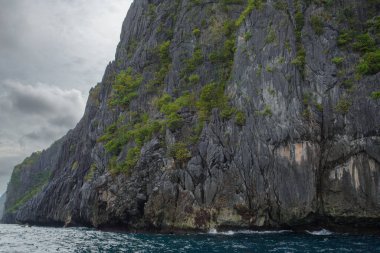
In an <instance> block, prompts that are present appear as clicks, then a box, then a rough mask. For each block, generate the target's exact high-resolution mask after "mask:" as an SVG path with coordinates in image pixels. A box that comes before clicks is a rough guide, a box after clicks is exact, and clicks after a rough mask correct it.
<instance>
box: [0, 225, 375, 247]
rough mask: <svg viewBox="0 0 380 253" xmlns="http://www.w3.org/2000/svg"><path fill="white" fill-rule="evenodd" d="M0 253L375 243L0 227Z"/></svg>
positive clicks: (282, 234) (324, 237) (325, 237)
mask: <svg viewBox="0 0 380 253" xmlns="http://www.w3.org/2000/svg"><path fill="white" fill-rule="evenodd" d="M0 252H7V253H11V252H27V253H31V252H196V253H200V252H334V253H338V252H370V253H372V252H380V237H378V236H368V235H366V236H358V235H348V234H334V233H329V232H328V231H319V232H317V233H314V232H313V233H312V234H310V233H295V232H291V231H278V232H269V231H268V232H255V231H240V232H239V231H236V232H227V233H217V232H216V231H212V232H210V233H206V234H188V235H160V234H123V233H110V232H100V231H96V230H93V229H86V228H67V229H66V228H41V227H22V226H17V225H1V224H0Z"/></svg>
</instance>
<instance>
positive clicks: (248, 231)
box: [208, 228, 293, 235]
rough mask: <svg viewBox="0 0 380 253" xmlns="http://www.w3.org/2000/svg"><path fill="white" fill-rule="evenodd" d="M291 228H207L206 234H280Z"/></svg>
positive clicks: (287, 231) (289, 231)
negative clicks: (222, 229) (219, 230)
mask: <svg viewBox="0 0 380 253" xmlns="http://www.w3.org/2000/svg"><path fill="white" fill-rule="evenodd" d="M291 232H293V231H292V230H263V231H258V230H237V231H232V230H229V231H221V232H218V231H217V230H216V229H215V228H212V229H210V230H209V232H208V234H211V235H235V234H249V235H251V234H282V233H291Z"/></svg>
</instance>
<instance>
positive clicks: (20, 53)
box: [0, 0, 132, 195]
mask: <svg viewBox="0 0 380 253" xmlns="http://www.w3.org/2000/svg"><path fill="white" fill-rule="evenodd" d="M131 2H132V0H107V1H106V0H33V1H31V0H0V195H1V193H2V192H4V191H5V188H6V185H7V182H8V181H9V177H10V174H11V170H12V168H13V166H14V165H16V164H17V163H19V162H21V161H22V160H23V159H24V158H25V157H26V156H28V155H30V154H31V153H32V152H34V151H36V150H42V149H46V148H47V147H49V145H50V144H51V143H53V142H54V141H55V140H57V139H59V138H60V137H62V136H63V135H64V134H65V133H67V131H68V130H69V129H71V128H73V127H74V126H75V124H76V123H77V122H78V121H79V119H80V117H81V116H82V114H83V111H84V106H85V100H86V99H87V96H88V91H89V89H90V88H91V87H92V86H94V85H95V84H96V83H97V82H99V81H100V80H101V78H102V75H103V72H104V69H105V67H106V65H107V64H108V62H109V61H111V60H113V59H114V54H115V49H116V46H117V43H118V41H119V37H120V30H121V26H122V22H123V19H124V17H125V15H126V14H127V11H128V8H129V6H130V4H131Z"/></svg>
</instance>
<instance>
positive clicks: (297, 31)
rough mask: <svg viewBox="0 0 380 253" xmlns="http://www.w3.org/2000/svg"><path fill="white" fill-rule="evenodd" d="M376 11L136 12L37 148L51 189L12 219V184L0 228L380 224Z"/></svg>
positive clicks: (177, 6)
mask: <svg viewBox="0 0 380 253" xmlns="http://www.w3.org/2000/svg"><path fill="white" fill-rule="evenodd" d="M379 11H380V2H379V1H378V0H367V1H362V0H360V1H359V0H348V1H343V0H341V1H327V0H320V1H318V0H314V1H311V0H309V1H306V0H287V1H285V0H277V1H274V0H273V1H262V0H248V1H243V0H221V1H214V0H175V1H167V0H166V1H165V0H138V1H134V3H133V4H132V6H131V8H130V10H129V12H128V15H127V17H126V19H125V21H124V24H123V28H122V33H121V41H120V43H119V45H118V48H117V53H116V58H115V61H113V62H111V63H110V64H109V65H108V66H107V68H106V71H105V74H104V77H103V80H102V82H101V83H99V84H98V85H97V86H96V87H95V88H93V89H92V90H91V91H90V96H89V100H88V103H87V107H86V111H85V114H84V117H83V118H82V120H81V121H80V122H79V123H78V125H77V126H76V128H75V129H73V130H72V131H70V132H69V133H68V134H67V135H66V136H65V137H63V138H62V140H61V141H60V142H59V143H58V144H56V145H57V147H55V148H54V152H51V149H48V150H47V151H45V152H50V153H49V155H52V157H54V158H51V159H50V163H49V166H48V167H49V168H50V169H51V174H50V176H49V180H48V183H46V184H44V186H43V188H42V189H40V191H38V192H36V193H35V194H33V197H31V198H30V199H29V200H28V201H26V202H25V203H22V204H21V205H18V206H17V205H16V208H13V209H12V208H11V207H12V206H13V207H14V205H15V203H18V202H17V201H18V200H19V197H20V196H21V195H22V194H17V196H18V198H15V199H11V198H12V195H13V194H14V192H16V191H20V192H22V193H23V194H26V193H27V192H28V191H29V190H28V189H25V188H24V189H20V188H19V187H20V186H19V185H15V184H14V183H12V182H11V183H10V185H9V187H8V192H7V204H6V210H7V213H8V216H6V217H9V218H8V219H6V221H8V222H28V223H34V224H62V225H63V224H66V225H78V224H80V225H88V226H96V227H111V226H118V227H124V228H131V229H134V228H140V229H209V228H211V227H227V226H231V227H284V226H299V225H308V224H340V225H354V224H356V225H355V226H368V227H376V226H379V224H380V113H379V111H380V101H379V97H380V93H379V90H380V86H379V85H380V84H379V78H380V73H379V71H380V49H379V42H380V37H379V34H380V23H379V22H380V17H379V16H378V14H379ZM52 153H54V154H52ZM48 158H50V156H48V157H47V156H44V158H42V157H41V158H40V159H37V160H36V161H35V162H34V163H33V165H30V166H31V167H30V170H23V172H22V173H28V171H38V170H39V169H41V168H42V167H41V166H42V163H43V162H44V161H46V159H48ZM17 171H18V170H17V168H16V169H15V172H14V174H15V173H17ZM25 187H26V188H27V186H25Z"/></svg>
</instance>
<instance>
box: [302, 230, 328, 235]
mask: <svg viewBox="0 0 380 253" xmlns="http://www.w3.org/2000/svg"><path fill="white" fill-rule="evenodd" d="M306 233H308V234H311V235H332V234H333V232H331V231H329V230H327V229H322V230H319V231H309V230H306Z"/></svg>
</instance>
